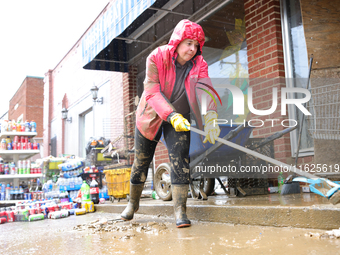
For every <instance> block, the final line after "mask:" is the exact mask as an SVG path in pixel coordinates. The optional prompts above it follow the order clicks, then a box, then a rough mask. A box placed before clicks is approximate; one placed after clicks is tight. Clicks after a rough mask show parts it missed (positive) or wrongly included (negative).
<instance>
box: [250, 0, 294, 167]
mask: <svg viewBox="0 0 340 255" xmlns="http://www.w3.org/2000/svg"><path fill="white" fill-rule="evenodd" d="M244 8H245V22H246V23H245V24H246V40H247V53H248V68H249V78H250V81H249V86H250V87H252V88H253V104H254V108H255V109H257V110H266V109H269V108H270V107H271V106H272V103H273V102H272V88H275V87H276V88H277V89H278V105H277V108H276V111H275V112H274V113H273V114H270V115H266V116H257V115H256V116H255V115H253V116H252V118H253V119H261V120H263V121H265V120H266V119H277V120H278V121H275V122H274V124H273V125H272V123H271V122H265V125H264V126H263V127H261V128H256V129H255V130H254V132H253V135H254V137H267V136H269V135H271V134H273V133H275V132H277V131H280V130H283V129H284V127H283V126H282V125H281V124H280V123H281V121H282V120H285V119H288V116H281V104H280V101H281V96H280V95H281V88H282V87H286V84H285V80H284V79H283V78H285V71H284V59H283V45H282V32H281V18H280V1H279V0H263V1H255V0H245V1H244ZM289 137H290V136H289V134H287V135H285V136H284V137H282V138H280V139H277V140H275V141H274V149H275V158H276V159H278V160H280V161H283V162H288V163H290V160H291V149H290V148H291V147H290V138H289Z"/></svg>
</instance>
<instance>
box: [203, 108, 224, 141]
mask: <svg viewBox="0 0 340 255" xmlns="http://www.w3.org/2000/svg"><path fill="white" fill-rule="evenodd" d="M217 117H218V115H217V113H216V112H214V111H211V112H207V114H206V115H204V120H205V125H204V132H206V133H208V134H207V135H206V137H205V139H204V141H203V143H206V142H207V141H209V143H211V144H215V140H216V139H217V137H218V136H219V135H220V133H221V130H220V127H219V126H218V124H217V123H216V120H217Z"/></svg>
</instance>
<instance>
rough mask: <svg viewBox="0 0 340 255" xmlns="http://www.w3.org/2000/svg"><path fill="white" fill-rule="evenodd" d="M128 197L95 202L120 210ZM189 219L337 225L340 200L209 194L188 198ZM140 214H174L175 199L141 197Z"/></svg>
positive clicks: (100, 208)
mask: <svg viewBox="0 0 340 255" xmlns="http://www.w3.org/2000/svg"><path fill="white" fill-rule="evenodd" d="M126 204H127V200H125V199H123V200H121V201H120V202H118V201H117V200H115V202H114V203H111V202H109V201H107V202H106V203H105V204H104V205H96V209H97V210H98V211H102V212H111V213H121V212H122V211H123V210H124V208H125V206H126ZM187 212H188V217H189V219H193V220H196V221H210V222H219V223H230V224H244V225H256V226H274V227H294V228H315V229H334V228H339V227H340V204H338V205H332V204H331V203H329V202H328V200H327V199H326V198H323V197H321V196H318V195H316V194H314V193H301V194H290V195H284V196H281V195H279V194H270V195H260V196H249V197H244V198H229V197H228V196H226V195H217V196H209V197H208V200H205V201H203V200H194V199H192V198H188V203H187ZM137 214H142V215H153V216H168V217H173V207H172V201H162V200H154V199H152V198H142V199H141V205H140V208H139V211H138V213H137Z"/></svg>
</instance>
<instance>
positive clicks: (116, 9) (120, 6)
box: [81, 0, 156, 66]
mask: <svg viewBox="0 0 340 255" xmlns="http://www.w3.org/2000/svg"><path fill="white" fill-rule="evenodd" d="M155 2H156V0H116V1H112V2H110V4H109V5H108V7H107V9H106V12H104V13H103V14H102V15H101V16H100V17H98V19H97V20H96V21H95V22H94V24H93V25H92V26H91V28H90V29H89V30H88V31H87V32H86V34H85V35H84V37H83V39H82V42H81V45H82V62H83V66H85V65H87V64H88V63H90V62H91V61H92V60H93V59H94V58H95V57H96V56H97V55H98V54H99V53H100V52H101V51H102V50H103V49H105V47H106V46H108V45H109V43H110V42H111V41H112V40H113V39H114V38H115V37H117V36H118V35H120V34H121V33H122V32H123V31H124V30H125V29H126V28H127V27H128V26H129V25H131V23H132V22H133V21H134V20H135V19H136V18H137V17H138V16H139V15H141V14H142V13H143V12H144V11H145V10H146V9H148V8H149V7H150V6H151V5H152V4H154V3H155Z"/></svg>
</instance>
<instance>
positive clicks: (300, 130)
mask: <svg viewBox="0 0 340 255" xmlns="http://www.w3.org/2000/svg"><path fill="white" fill-rule="evenodd" d="M312 64H313V55H312V56H311V58H310V63H309V72H308V80H307V85H306V88H307V89H309V80H310V74H311V72H312ZM303 106H304V107H305V106H306V103H304V104H303ZM304 120H305V115H304V114H302V117H301V120H300V127H299V140H298V146H297V149H296V156H295V166H297V163H298V158H299V151H300V144H301V134H302V126H303V122H304Z"/></svg>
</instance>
